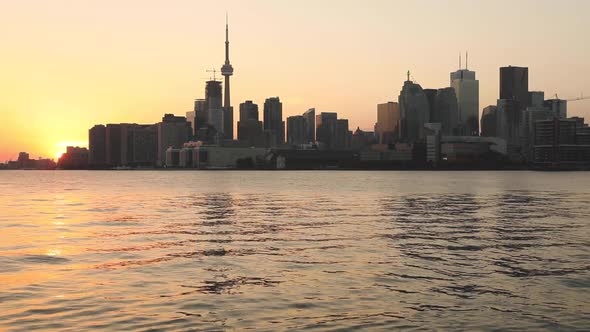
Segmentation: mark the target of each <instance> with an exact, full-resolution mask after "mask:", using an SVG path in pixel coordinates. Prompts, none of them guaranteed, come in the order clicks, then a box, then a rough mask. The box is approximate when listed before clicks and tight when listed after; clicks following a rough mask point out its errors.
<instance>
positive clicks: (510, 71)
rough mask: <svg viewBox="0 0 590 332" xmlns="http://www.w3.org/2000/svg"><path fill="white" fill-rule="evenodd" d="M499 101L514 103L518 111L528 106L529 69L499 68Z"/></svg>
mask: <svg viewBox="0 0 590 332" xmlns="http://www.w3.org/2000/svg"><path fill="white" fill-rule="evenodd" d="M500 99H504V100H514V101H516V102H517V104H516V107H517V108H518V109H519V110H524V109H525V108H526V107H527V106H529V99H530V98H529V69H528V68H527V67H513V66H508V67H501V68H500Z"/></svg>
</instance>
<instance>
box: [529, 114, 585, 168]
mask: <svg viewBox="0 0 590 332" xmlns="http://www.w3.org/2000/svg"><path fill="white" fill-rule="evenodd" d="M584 128H588V126H587V125H585V124H584V119H582V118H569V119H559V118H558V117H554V118H553V119H551V120H540V121H536V122H535V129H534V131H535V134H534V162H536V163H540V164H549V165H567V164H585V165H588V164H590V145H588V143H589V142H587V141H586V138H587V137H586V136H585V131H586V130H585V129H584Z"/></svg>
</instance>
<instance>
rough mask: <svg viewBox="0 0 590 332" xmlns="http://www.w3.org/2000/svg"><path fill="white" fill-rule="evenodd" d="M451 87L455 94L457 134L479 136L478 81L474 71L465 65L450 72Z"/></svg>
mask: <svg viewBox="0 0 590 332" xmlns="http://www.w3.org/2000/svg"><path fill="white" fill-rule="evenodd" d="M459 67H461V65H459ZM451 87H452V88H453V89H455V94H456V95H457V104H458V110H459V123H458V127H459V128H460V129H459V132H458V134H460V135H465V136H479V81H478V80H476V79H475V72H474V71H471V70H468V69H467V65H465V69H459V70H457V71H456V72H453V73H451Z"/></svg>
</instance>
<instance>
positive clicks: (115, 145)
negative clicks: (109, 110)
mask: <svg viewBox="0 0 590 332" xmlns="http://www.w3.org/2000/svg"><path fill="white" fill-rule="evenodd" d="M105 141H106V150H105V151H106V153H105V154H106V158H105V159H106V164H107V165H108V166H111V167H116V166H121V124H113V123H110V124H107V126H106V140H105Z"/></svg>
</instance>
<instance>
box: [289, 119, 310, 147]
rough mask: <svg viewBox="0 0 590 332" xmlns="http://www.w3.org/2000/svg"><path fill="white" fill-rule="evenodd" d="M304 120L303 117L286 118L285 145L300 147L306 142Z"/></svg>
mask: <svg viewBox="0 0 590 332" xmlns="http://www.w3.org/2000/svg"><path fill="white" fill-rule="evenodd" d="M305 129H306V128H305V118H304V117H303V115H294V116H290V117H288V118H287V143H289V144H290V145H301V144H305V143H307V142H306V132H305Z"/></svg>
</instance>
